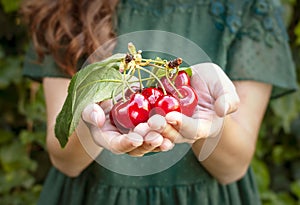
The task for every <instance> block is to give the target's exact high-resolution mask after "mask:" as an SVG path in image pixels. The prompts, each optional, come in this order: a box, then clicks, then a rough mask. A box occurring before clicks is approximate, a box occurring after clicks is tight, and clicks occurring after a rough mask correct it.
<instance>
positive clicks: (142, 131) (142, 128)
mask: <svg viewBox="0 0 300 205" xmlns="http://www.w3.org/2000/svg"><path fill="white" fill-rule="evenodd" d="M149 131H150V127H149V125H148V123H146V122H145V123H139V124H138V125H137V126H136V127H135V128H134V129H133V132H135V133H138V134H139V135H141V136H146V134H147V133H148V132H149Z"/></svg>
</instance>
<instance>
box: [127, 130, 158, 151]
mask: <svg viewBox="0 0 300 205" xmlns="http://www.w3.org/2000/svg"><path fill="white" fill-rule="evenodd" d="M162 142H163V137H162V136H161V135H160V134H159V133H157V132H153V131H151V132H149V133H148V134H147V135H146V136H145V139H144V143H143V145H142V146H140V147H138V148H136V149H134V150H132V151H130V152H129V153H128V154H129V155H131V156H143V155H144V154H146V153H149V152H152V151H153V150H155V149H156V148H157V147H159V146H161V144H162Z"/></svg>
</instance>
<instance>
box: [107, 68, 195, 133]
mask: <svg viewBox="0 0 300 205" xmlns="http://www.w3.org/2000/svg"><path fill="white" fill-rule="evenodd" d="M125 95H126V101H119V102H117V103H115V104H114V106H113V108H112V109H111V111H110V121H111V123H112V124H113V125H115V126H116V127H117V128H118V129H119V130H120V131H121V132H123V133H127V132H128V131H129V130H130V129H132V128H134V127H135V126H137V125H138V124H139V123H143V122H146V121H147V120H148V119H149V117H151V116H152V115H155V114H159V115H162V116H165V115H166V114H167V113H169V112H172V111H177V112H181V113H182V114H184V115H186V116H192V115H193V113H194V111H195V108H196V106H197V103H198V97H197V94H196V93H195V91H194V89H193V88H192V87H191V82H190V77H189V76H188V74H187V72H185V71H184V70H180V71H178V72H177V73H176V75H174V76H173V77H171V78H167V77H166V76H163V77H161V78H160V83H158V84H157V86H156V87H146V88H142V89H137V90H135V92H132V91H129V90H128V91H127V92H126V94H125Z"/></svg>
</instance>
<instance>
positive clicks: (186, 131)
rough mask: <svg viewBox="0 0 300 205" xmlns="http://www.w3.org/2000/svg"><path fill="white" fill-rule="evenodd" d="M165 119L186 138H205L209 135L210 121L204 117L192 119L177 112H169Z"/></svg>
mask: <svg viewBox="0 0 300 205" xmlns="http://www.w3.org/2000/svg"><path fill="white" fill-rule="evenodd" d="M165 118H166V121H167V122H168V123H169V124H171V125H172V126H173V127H174V128H175V129H176V130H177V131H178V132H179V133H180V134H181V135H182V136H184V137H185V138H187V139H192V140H196V139H200V138H206V137H208V136H209V135H210V132H211V127H212V122H211V121H210V120H205V119H194V118H191V117H188V116H186V115H183V114H182V113H179V112H170V113H168V114H167V115H166V117H165Z"/></svg>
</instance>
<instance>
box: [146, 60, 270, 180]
mask: <svg viewBox="0 0 300 205" xmlns="http://www.w3.org/2000/svg"><path fill="white" fill-rule="evenodd" d="M192 69H193V74H196V75H193V77H192V79H191V83H192V86H193V87H194V88H195V90H196V92H197V94H198V96H199V106H200V108H199V107H198V109H197V111H196V112H195V114H194V115H193V116H192V117H187V116H184V115H182V114H181V113H178V112H171V113H168V114H167V115H166V116H165V118H162V117H160V118H159V119H160V120H158V118H157V119H155V120H151V119H150V120H149V126H150V128H151V129H154V130H156V131H158V132H160V133H161V134H162V135H163V136H164V137H166V138H168V139H170V140H171V141H172V142H174V143H181V142H188V143H191V144H192V149H193V151H194V153H195V155H196V157H197V158H198V160H199V161H200V163H201V164H202V165H203V166H204V167H205V168H206V169H207V170H208V172H209V173H210V174H211V175H213V176H214V177H215V178H216V179H217V180H218V181H219V182H220V183H222V184H228V183H231V182H234V181H236V180H238V179H239V178H241V177H242V176H243V175H244V174H245V173H246V171H247V170H248V167H249V164H250V162H251V160H252V156H253V154H254V151H255V145H256V139H257V136H258V131H259V128H260V124H261V121H262V119H263V116H264V113H265V109H266V107H267V104H268V101H269V97H270V93H271V89H272V87H271V85H268V84H264V83H259V82H254V81H240V82H234V83H232V82H231V81H230V80H229V79H228V77H227V76H226V75H225V74H224V73H223V71H222V70H221V68H219V67H218V66H217V65H214V64H206V63H205V64H199V65H196V66H193V67H192ZM237 108H238V109H237ZM203 149H204V150H205V152H204V153H203Z"/></svg>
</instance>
